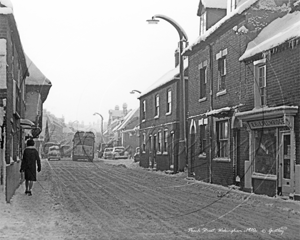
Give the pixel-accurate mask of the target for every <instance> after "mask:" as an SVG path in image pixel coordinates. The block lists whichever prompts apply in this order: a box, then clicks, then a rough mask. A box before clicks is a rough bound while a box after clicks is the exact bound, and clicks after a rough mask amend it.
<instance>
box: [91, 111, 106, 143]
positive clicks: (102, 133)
mask: <svg viewBox="0 0 300 240" xmlns="http://www.w3.org/2000/svg"><path fill="white" fill-rule="evenodd" d="M93 115H94V116H95V115H98V116H100V117H101V136H102V140H104V138H103V116H102V115H101V114H100V113H97V112H95V113H94V114H93Z"/></svg>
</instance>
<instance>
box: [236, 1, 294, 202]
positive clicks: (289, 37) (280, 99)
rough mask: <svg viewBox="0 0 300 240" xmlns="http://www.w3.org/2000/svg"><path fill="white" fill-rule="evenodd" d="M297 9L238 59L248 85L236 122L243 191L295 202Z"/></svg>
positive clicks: (261, 33)
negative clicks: (242, 150) (242, 145)
mask: <svg viewBox="0 0 300 240" xmlns="http://www.w3.org/2000/svg"><path fill="white" fill-rule="evenodd" d="M299 10H300V8H299V5H297V6H293V5H292V10H291V11H290V12H289V13H288V14H286V15H285V16H283V17H281V18H277V19H276V20H274V21H273V22H271V23H270V24H269V25H268V26H266V27H265V28H264V29H263V30H262V31H261V32H260V34H259V35H258V36H257V37H256V38H255V39H254V40H253V41H251V42H250V43H249V44H248V46H247V49H246V51H245V52H244V54H243V55H242V56H241V58H240V60H241V61H242V62H243V64H244V65H245V71H244V72H243V74H242V75H243V76H244V77H245V79H244V80H245V82H247V83H248V84H247V89H249V90H248V91H245V92H244V94H245V96H246V98H247V99H249V100H250V99H251V100H252V101H247V102H245V106H244V107H243V108H241V109H240V110H241V112H239V113H236V117H237V119H239V120H240V121H241V123H242V124H241V126H242V127H241V131H244V132H246V134H244V135H245V136H244V137H245V139H246V142H247V144H248V147H249V150H248V151H247V152H248V154H247V155H248V156H247V155H244V156H241V159H240V160H241V162H242V163H244V172H245V176H244V179H245V185H244V187H245V188H246V189H251V190H252V191H253V192H254V193H258V194H267V195H269V196H274V195H276V194H278V195H281V194H282V195H284V196H290V197H291V198H294V199H297V200H300V150H299V149H300V148H299V147H300V132H299V125H300V122H299V105H300V95H299V92H300V82H299V79H300V69H299V64H300V46H299V44H300V31H299V29H300V12H299Z"/></svg>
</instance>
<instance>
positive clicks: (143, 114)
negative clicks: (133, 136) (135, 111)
mask: <svg viewBox="0 0 300 240" xmlns="http://www.w3.org/2000/svg"><path fill="white" fill-rule="evenodd" d="M145 119H146V100H144V101H143V108H142V120H145Z"/></svg>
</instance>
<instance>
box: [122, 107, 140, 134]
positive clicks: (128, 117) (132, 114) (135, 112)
mask: <svg viewBox="0 0 300 240" xmlns="http://www.w3.org/2000/svg"><path fill="white" fill-rule="evenodd" d="M139 111H140V108H139V107H138V108H136V109H134V110H132V111H130V112H129V113H128V114H127V115H126V116H125V118H124V121H123V122H122V124H121V125H120V126H119V127H118V130H122V129H123V128H125V127H126V125H127V124H128V122H129V121H130V120H131V119H132V118H134V117H136V116H138V115H139Z"/></svg>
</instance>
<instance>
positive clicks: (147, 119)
mask: <svg viewBox="0 0 300 240" xmlns="http://www.w3.org/2000/svg"><path fill="white" fill-rule="evenodd" d="M175 57H177V55H175ZM175 63H176V64H178V60H177V59H175ZM176 64H175V66H176ZM187 66H188V62H187V60H185V61H184V69H185V73H187V70H186V69H187ZM184 79H185V85H186V86H187V79H188V78H187V75H185V78H184ZM178 87H179V66H178V65H177V66H176V67H175V68H174V69H172V70H170V71H169V72H167V73H166V74H165V75H163V76H162V77H161V78H159V79H158V80H156V81H155V82H154V83H153V84H152V85H151V86H149V87H148V88H147V89H146V90H145V91H143V92H142V94H141V95H140V96H139V100H140V131H139V132H140V133H139V134H140V154H141V155H140V166H142V167H145V168H148V167H150V168H154V169H157V170H175V171H178V170H183V169H184V167H185V162H183V163H182V164H181V165H179V164H178V163H179V162H178V141H179V140H178V139H179V130H178V129H179V114H180V112H179V109H178V101H179V96H178ZM186 89H187V88H186Z"/></svg>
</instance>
